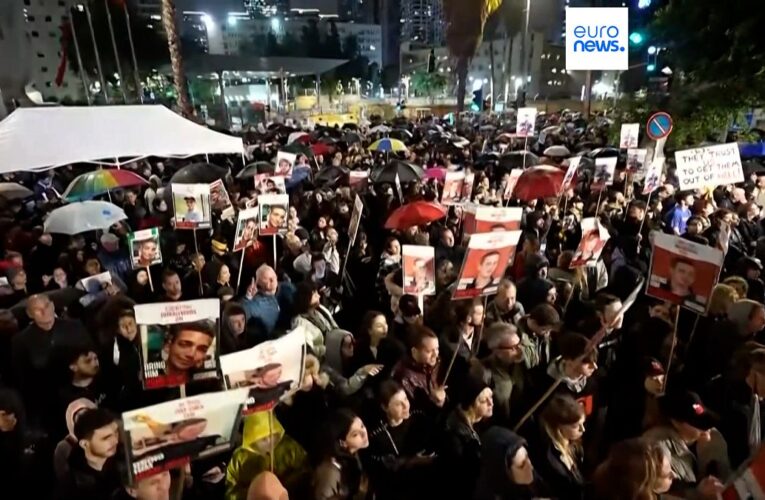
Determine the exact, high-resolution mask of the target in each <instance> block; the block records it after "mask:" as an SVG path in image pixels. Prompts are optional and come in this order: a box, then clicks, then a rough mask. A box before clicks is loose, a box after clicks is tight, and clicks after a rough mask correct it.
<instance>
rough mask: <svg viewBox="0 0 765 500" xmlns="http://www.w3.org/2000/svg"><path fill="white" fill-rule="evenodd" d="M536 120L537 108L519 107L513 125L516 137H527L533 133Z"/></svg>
mask: <svg viewBox="0 0 765 500" xmlns="http://www.w3.org/2000/svg"><path fill="white" fill-rule="evenodd" d="M536 121H537V108H519V109H518V121H517V123H516V126H515V134H516V135H517V136H518V137H524V138H528V137H531V136H533V135H534V128H535V126H536Z"/></svg>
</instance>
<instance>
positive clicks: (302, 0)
mask: <svg viewBox="0 0 765 500" xmlns="http://www.w3.org/2000/svg"><path fill="white" fill-rule="evenodd" d="M289 9H290V14H309V15H317V16H320V17H325V18H327V17H338V16H339V15H340V12H339V9H338V0H289Z"/></svg>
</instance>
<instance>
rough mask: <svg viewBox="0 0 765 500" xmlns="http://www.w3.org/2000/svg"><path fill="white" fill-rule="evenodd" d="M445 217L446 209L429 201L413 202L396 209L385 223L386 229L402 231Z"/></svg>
mask: <svg viewBox="0 0 765 500" xmlns="http://www.w3.org/2000/svg"><path fill="white" fill-rule="evenodd" d="M444 217H446V208H445V207H444V206H442V205H439V204H438V203H433V202H430V201H415V202H412V203H408V204H406V205H404V206H402V207H399V208H397V209H396V210H394V211H393V213H392V214H390V217H388V220H387V221H386V222H385V227H386V228H387V229H398V230H399V231H404V230H406V229H407V228H410V227H412V226H420V225H422V224H427V223H428V222H433V221H436V220H438V219H442V218H444Z"/></svg>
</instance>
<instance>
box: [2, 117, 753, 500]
mask: <svg viewBox="0 0 765 500" xmlns="http://www.w3.org/2000/svg"><path fill="white" fill-rule="evenodd" d="M389 125H390V129H388V128H386V127H385V126H380V123H379V122H378V121H373V123H371V124H369V125H368V126H367V125H364V126H362V127H361V128H359V127H357V126H355V125H349V126H347V127H342V128H340V127H321V126H318V127H315V129H314V130H307V131H306V132H307V134H308V138H309V139H307V140H305V141H304V142H293V143H292V144H291V146H288V145H287V144H286V143H287V141H288V137H289V136H290V135H291V134H293V133H295V132H297V131H298V130H297V128H295V127H290V126H287V125H284V124H273V125H271V126H269V127H260V128H259V130H257V131H256V130H253V131H251V132H248V133H247V134H246V135H245V137H244V140H245V142H246V144H247V154H248V156H249V160H248V163H250V162H264V163H265V164H266V166H264V167H263V169H262V170H258V171H257V173H259V174H262V173H265V174H269V173H273V172H274V170H273V169H274V168H275V166H276V165H275V162H274V158H275V157H276V155H277V152H278V151H279V150H284V149H290V150H292V151H293V152H294V153H296V154H297V161H296V164H295V166H294V170H293V171H292V172H291V177H289V178H288V179H286V189H287V192H288V194H289V201H290V203H289V211H288V212H287V213H284V214H281V216H282V217H285V218H286V219H287V226H288V231H287V232H286V234H279V235H276V236H261V237H259V238H257V239H255V241H254V244H252V245H251V246H249V247H247V248H245V249H244V250H240V251H237V252H235V251H234V250H233V248H234V240H235V230H236V217H235V216H234V217H233V218H232V217H230V216H228V217H227V216H224V214H222V213H221V211H220V210H216V209H215V206H214V207H213V213H212V217H213V221H212V228H211V229H210V230H196V231H189V230H181V229H180V228H176V227H175V225H174V219H173V201H172V198H171V196H170V187H169V185H170V183H171V178H172V177H173V175H175V174H176V173H178V172H179V171H180V170H181V169H183V168H184V167H186V166H187V165H189V164H190V163H192V160H183V161H181V160H168V159H161V158H149V159H145V160H141V161H136V162H133V163H130V164H128V165H125V166H123V168H126V169H129V170H132V171H134V172H135V173H137V174H139V175H141V176H143V177H144V178H145V179H147V180H148V182H147V183H146V185H143V186H139V187H136V188H128V189H114V190H110V191H109V192H108V193H100V194H98V196H97V197H98V199H103V200H108V201H110V202H112V203H113V204H115V205H117V206H119V207H121V208H122V209H123V210H124V212H125V214H126V216H127V219H126V220H124V221H120V222H118V223H117V224H115V225H113V226H112V227H111V228H110V229H106V230H103V231H89V232H84V233H81V234H76V235H62V234H55V233H54V234H50V233H46V232H45V231H44V229H43V224H44V221H45V219H46V216H47V214H49V213H50V212H51V211H52V210H53V209H55V208H57V207H59V206H60V205H61V204H62V203H64V202H63V201H62V199H61V193H62V192H64V190H65V188H66V187H67V185H69V183H70V182H72V181H73V180H74V179H75V177H76V176H77V175H79V174H81V173H84V172H87V171H89V170H92V169H93V168H94V167H93V166H92V165H87V164H78V165H72V166H67V167H62V168H58V169H55V170H51V171H49V172H45V173H27V172H17V173H13V174H5V175H4V176H3V177H4V180H5V181H6V182H16V183H20V184H22V185H24V186H26V187H28V188H29V189H30V190H31V191H32V193H33V194H32V195H31V196H30V197H27V198H13V199H7V198H4V197H2V195H0V228H1V229H0V234H2V241H1V242H0V245H2V252H3V254H2V255H3V260H2V262H0V272H2V275H3V276H5V278H6V279H7V283H5V285H4V286H2V287H0V308H2V309H0V383H1V384H2V385H1V386H0V387H1V388H0V463H1V464H2V467H0V478H2V480H1V481H0V482H1V483H2V484H3V494H2V497H3V498H8V499H16V498H35V499H37V498H40V499H44V498H54V499H60V500H75V499H76V500H89V499H94V500H95V499H97V500H104V499H123V498H135V499H139V500H162V499H169V498H171V497H172V498H175V499H179V498H183V499H187V500H188V499H196V498H200V499H201V498H205V499H212V498H226V499H231V500H234V499H236V500H255V499H258V500H265V499H269V500H277V499H279V500H282V499H286V498H290V499H293V500H294V499H297V500H300V499H316V500H325V499H326V500H329V499H334V500H340V499H344V500H345V499H362V498H363V499H372V498H374V499H378V500H385V499H397V500H404V499H430V498H434V499H435V498H449V499H459V500H462V499H475V500H496V499H524V498H529V499H531V498H553V499H571V500H574V499H577V500H579V499H585V498H586V499H600V500H612V499H640V500H644V499H658V498H670V497H671V496H675V497H679V498H698V499H712V498H716V495H717V494H718V493H720V491H721V490H722V487H723V484H724V483H725V482H726V481H729V480H731V479H732V478H733V477H735V476H734V474H735V471H736V470H737V468H739V467H740V466H741V465H742V464H744V463H745V462H746V461H747V460H748V458H749V457H750V456H751V455H752V454H754V453H755V452H756V451H757V450H758V449H759V447H760V444H761V440H762V424H763V419H762V418H761V397H762V396H765V345H764V344H761V342H762V343H765V339H763V338H762V330H763V328H764V327H765V306H763V301H764V300H765V285H763V281H762V280H761V279H760V273H761V271H762V264H761V259H762V258H764V257H765V224H764V223H763V222H762V215H763V205H765V175H763V176H758V175H757V172H754V173H749V172H748V177H747V178H746V180H745V182H743V183H739V184H737V185H721V186H716V187H714V188H713V189H712V188H710V189H707V190H697V191H693V192H687V191H678V190H677V179H676V177H675V173H674V166H673V162H672V160H671V156H672V155H671V154H667V157H668V159H667V166H666V169H665V171H664V173H663V175H662V178H661V179H660V183H659V187H658V188H657V189H656V191H654V192H653V193H651V194H650V195H642V194H641V193H642V183H641V182H635V176H634V172H632V171H629V170H628V169H627V159H626V155H625V151H623V150H622V151H621V152H620V151H619V150H618V149H616V150H615V149H612V148H606V146H607V138H608V136H609V131H610V130H609V127H610V122H609V120H607V119H606V118H604V117H597V118H596V119H595V120H592V121H585V120H584V119H583V118H582V117H581V116H579V115H578V114H577V113H571V112H568V111H562V112H560V113H551V114H547V115H546V114H540V116H539V117H537V119H536V130H537V131H543V133H537V134H536V135H534V136H533V137H532V138H531V139H528V138H527V139H519V138H518V137H517V136H514V135H512V134H511V133H512V132H515V122H514V119H513V117H512V115H510V116H502V117H497V116H488V115H476V116H473V117H467V118H464V119H463V120H462V122H461V123H460V124H458V125H457V126H454V125H451V124H449V123H448V122H446V121H443V120H440V119H436V118H433V117H429V118H426V119H422V120H418V121H417V122H413V121H407V120H403V119H400V118H399V119H396V120H395V121H394V122H393V123H392V124H389ZM509 132H510V133H509ZM385 136H390V137H394V136H395V137H398V138H399V139H401V140H402V141H403V142H405V143H406V144H407V146H408V149H407V150H406V151H402V152H373V151H369V150H368V146H369V144H370V143H371V142H372V141H373V140H375V139H379V138H381V137H385ZM553 146H564V148H563V149H565V151H564V152H563V153H562V154H561V153H560V151H562V149H561V148H558V149H556V152H557V154H555V155H545V151H547V150H548V148H550V147H553ZM524 147H525V148H527V149H528V150H529V152H528V154H519V151H520V150H523V148H524ZM534 152H535V153H538V155H535V154H533V153H534ZM576 155H580V156H581V158H582V159H581V162H580V164H579V167H578V170H577V175H576V178H575V180H574V182H573V183H572V184H571V185H570V186H567V187H566V189H563V190H562V192H561V194H560V196H552V197H547V198H539V199H536V198H534V199H531V198H530V197H524V198H529V199H518V198H516V197H514V196H512V193H509V196H505V195H504V194H505V193H506V191H507V190H506V189H505V186H506V185H507V183H508V182H509V181H508V179H509V174H510V172H511V171H512V170H514V169H519V168H521V169H522V168H524V166H525V167H531V166H533V165H536V164H537V163H539V162H541V163H544V164H547V165H552V166H557V167H560V168H561V169H562V170H565V169H566V168H567V165H568V164H569V161H570V158H571V157H574V156H576ZM604 155H605V156H613V157H616V158H617V164H616V170H615V173H614V176H613V182H612V183H610V184H609V185H608V186H606V187H605V188H603V189H602V190H599V191H596V190H594V189H592V187H593V185H594V184H593V183H592V181H593V175H594V173H593V170H594V159H596V158H598V157H600V156H604ZM537 156H538V157H540V158H541V159H539V158H538V157H537ZM195 160H200V158H196V159H195ZM208 160H209V161H210V162H211V163H214V164H217V165H220V166H222V167H226V168H228V173H227V174H226V175H225V176H223V177H221V176H220V175H219V174H215V172H218V171H219V170H218V169H216V168H215V167H209V168H208V171H209V172H213V174H212V175H213V177H212V178H208V177H205V176H204V175H202V177H200V178H199V179H196V180H195V182H205V183H210V182H212V181H213V180H215V179H216V178H219V179H221V180H223V181H224V186H225V189H226V190H227V192H228V196H229V198H230V200H231V202H232V204H233V207H234V210H235V213H236V212H238V211H240V210H245V209H246V208H249V207H252V206H253V204H256V203H257V199H258V196H259V195H262V194H263V193H262V192H261V190H259V189H256V183H255V181H254V180H253V175H249V176H248V175H240V174H241V173H242V172H243V171H244V170H247V168H250V167H246V166H245V165H243V164H242V158H238V157H225V156H210V158H209V159H208ZM267 164H270V165H271V170H270V171H269V170H268V166H267ZM409 164H414V165H416V166H417V167H418V169H412V168H411V166H409ZM261 165H262V164H261ZM368 169H371V170H372V174H371V175H370V176H369V178H368V182H365V183H363V184H354V185H353V186H350V184H352V183H351V182H350V181H349V178H350V175H349V173H350V172H356V171H364V170H368ZM419 169H421V170H419ZM431 169H444V170H445V171H447V172H448V171H455V170H462V171H465V172H469V173H472V174H474V176H475V177H474V178H475V180H474V184H473V188H472V191H471V192H469V194H468V197H469V198H470V200H472V201H474V202H476V203H479V204H485V205H495V206H503V205H507V206H511V207H521V208H522V213H523V215H522V221H521V230H522V236H521V239H520V243H519V244H518V247H517V251H516V252H515V255H514V258H513V261H512V262H508V263H507V269H506V271H505V273H504V277H503V278H502V280H501V281H500V282H499V283H498V285H497V289H496V294H493V295H491V296H488V297H477V298H475V299H466V300H452V295H453V292H454V289H455V286H456V284H455V280H456V279H457V277H458V275H459V272H460V269H461V267H462V265H463V260H464V257H465V251H466V242H467V241H468V238H466V237H463V232H464V225H463V217H464V210H463V208H464V207H463V206H462V204H454V205H450V206H449V207H447V210H446V214H445V216H444V217H442V218H440V219H438V220H434V221H432V222H428V223H425V224H422V225H415V226H411V227H398V228H396V229H392V230H391V229H386V220H387V219H388V217H389V215H390V214H391V212H392V211H393V210H394V209H396V208H397V207H400V206H402V205H405V204H407V203H411V202H414V201H417V200H426V201H435V202H438V201H439V200H440V199H441V194H442V193H441V190H442V185H443V182H442V180H440V179H439V177H438V176H429V175H423V173H427V172H428V171H430V170H431ZM763 170H765V168H763ZM202 171H204V170H202ZM378 174H379V175H378ZM392 174H395V175H392ZM394 177H395V178H394ZM399 183H400V187H399V186H398V184H399ZM271 187H273V186H271ZM357 195H358V196H359V197H360V200H361V201H362V202H363V207H364V208H363V212H362V217H361V224H360V230H359V232H358V235H349V230H348V228H349V225H350V223H351V217H352V214H353V212H354V205H355V198H356V196H357ZM191 201H193V197H192V198H191ZM187 209H188V210H189V211H192V210H193V207H192V208H188V207H187ZM586 217H597V218H598V220H599V223H600V224H601V225H602V227H603V228H605V229H606V230H607V232H608V234H609V236H610V238H609V239H608V242H607V243H606V245H605V248H603V250H602V253H600V255H598V256H596V258H594V259H593V258H588V257H591V256H586V257H585V260H587V263H586V265H584V266H579V267H573V268H572V267H570V264H571V262H572V260H573V259H574V254H575V252H576V250H577V248H578V247H579V243H580V240H581V239H582V227H581V221H582V220H583V218H586ZM153 227H158V228H160V229H161V230H160V242H161V250H162V255H163V263H162V265H159V266H151V267H147V268H138V269H133V266H132V264H131V256H130V254H129V250H128V248H129V247H128V244H127V236H128V234H129V233H132V232H134V231H137V230H143V229H148V228H153ZM253 230H254V229H250V231H253ZM721 231H726V234H729V239H728V242H729V243H728V248H727V251H726V253H725V260H724V265H723V270H722V273H721V275H720V276H719V280H718V283H717V284H716V285H715V286H714V288H713V290H712V292H711V295H710V297H709V300H708V307H707V309H706V312H705V314H703V315H701V314H696V313H695V312H692V311H690V310H688V309H686V308H682V307H681V306H680V305H677V304H671V303H669V302H666V301H664V300H660V299H657V298H652V297H650V296H647V295H645V294H644V293H640V294H639V295H638V298H637V300H636V302H635V303H634V304H633V305H632V306H631V307H630V308H629V309H627V310H626V312H625V311H624V310H623V309H624V308H623V305H624V302H625V301H626V300H627V297H628V296H629V295H630V293H631V292H632V291H633V290H634V289H635V288H636V287H638V286H640V285H641V283H644V281H645V278H646V277H647V275H648V266H649V265H650V260H651V251H652V246H651V241H652V239H653V237H654V236H653V235H654V234H656V232H659V233H661V232H663V233H667V234H673V235H676V236H680V237H682V238H684V239H687V240H688V241H692V242H695V243H700V244H703V245H710V246H716V245H717V244H718V242H719V241H720V232H721ZM353 236H355V240H353V241H351V238H353ZM349 244H350V248H349ZM405 244H408V245H424V246H432V247H433V248H434V254H435V261H436V262H435V266H436V272H435V290H436V293H435V294H434V295H433V296H426V297H424V298H423V297H418V296H414V295H407V294H404V285H403V282H402V279H403V277H402V268H401V266H402V245H405ZM347 250H348V253H347V254H346V251H347ZM346 255H347V260H346ZM149 260H150V259H149ZM104 271H108V272H109V273H110V275H111V278H112V279H111V282H110V283H108V284H105V285H103V287H102V288H100V289H98V290H95V291H93V290H89V289H82V287H79V286H77V285H78V283H80V282H81V280H82V279H83V278H88V277H93V276H97V275H99V274H100V273H102V272H104ZM198 298H215V299H219V300H220V307H221V316H220V317H221V321H220V331H219V332H218V337H217V349H218V351H219V354H220V355H225V354H229V353H234V352H239V351H242V350H245V349H249V348H252V347H253V346H256V345H259V344H261V343H262V342H265V341H269V340H273V339H277V338H280V337H281V336H283V335H284V334H285V333H287V332H289V331H291V330H293V329H295V328H297V327H300V328H301V329H302V331H304V332H305V340H306V349H307V353H308V354H307V356H306V360H305V363H306V366H305V376H304V379H303V381H302V383H301V384H300V387H299V389H298V390H297V391H296V392H294V393H292V394H289V395H288V397H287V398H286V399H284V400H283V401H282V402H280V403H279V404H278V405H277V406H276V408H275V409H274V411H273V412H260V413H255V414H253V415H250V416H247V417H244V418H243V419H242V421H241V424H240V425H239V426H238V428H237V438H236V442H235V445H234V446H233V447H232V448H231V449H230V450H228V451H224V452H221V453H218V454H215V455H212V456H206V457H204V458H203V459H199V460H194V461H192V462H191V463H190V464H187V465H181V466H180V467H178V468H175V469H173V470H169V471H164V472H161V473H159V474H155V475H152V476H150V477H146V478H143V479H141V480H138V481H132V482H131V481H130V480H129V479H128V477H129V474H128V470H127V467H126V465H125V453H124V451H123V446H124V442H121V440H122V436H123V435H124V434H123V433H122V431H121V425H122V424H121V422H120V415H121V414H122V413H123V412H126V411H130V410H135V409H137V408H142V407H146V406H149V405H153V404H156V403H160V402H163V401H170V400H173V399H178V398H179V397H181V396H182V395H183V396H185V395H187V394H188V395H193V394H200V393H205V392H210V391H216V390H219V389H221V388H222V383H223V382H222V381H219V380H207V381H205V382H204V383H198V384H188V386H187V387H184V388H183V389H180V388H178V387H173V388H161V389H148V388H145V386H144V384H143V383H142V382H143V381H142V380H141V373H142V372H141V363H142V361H141V357H140V352H139V351H140V342H139V336H140V335H139V328H138V326H137V322H136V317H135V312H134V306H135V305H136V304H146V303H155V302H173V301H185V300H191V299H198ZM603 334H605V336H603ZM596 336H597V338H596V340H597V342H595V344H596V345H593V342H592V341H591V340H592V339H593V338H594V337H596ZM177 338H181V337H180V336H179V337H176V339H177ZM166 349H168V350H170V351H172V350H173V349H176V350H177V353H178V356H179V357H181V358H182V357H183V356H191V357H192V358H189V359H193V353H190V352H188V350H189V349H193V346H187V345H184V344H183V343H182V342H181V341H176V340H173V339H171V340H170V341H169V345H167V346H166ZM173 432H175V433H176V434H178V435H179V436H180V435H181V434H182V432H184V430H183V429H174V430H173ZM189 432H192V431H189Z"/></svg>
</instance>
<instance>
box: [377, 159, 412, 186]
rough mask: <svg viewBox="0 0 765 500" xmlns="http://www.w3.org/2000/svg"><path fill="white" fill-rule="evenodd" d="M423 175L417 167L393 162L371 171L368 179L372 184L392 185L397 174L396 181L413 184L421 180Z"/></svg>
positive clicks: (402, 162) (403, 162) (401, 162)
mask: <svg viewBox="0 0 765 500" xmlns="http://www.w3.org/2000/svg"><path fill="white" fill-rule="evenodd" d="M423 173H424V172H423V171H422V168H421V167H420V166H419V165H414V164H413V163H408V162H405V161H400V160H394V161H392V162H390V163H388V164H387V165H386V166H384V167H381V168H378V169H376V170H374V171H372V173H371V174H370V177H371V178H372V182H377V183H382V182H389V183H391V184H393V183H394V182H396V174H398V179H399V181H401V182H414V181H418V180H420V179H422V176H423Z"/></svg>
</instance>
